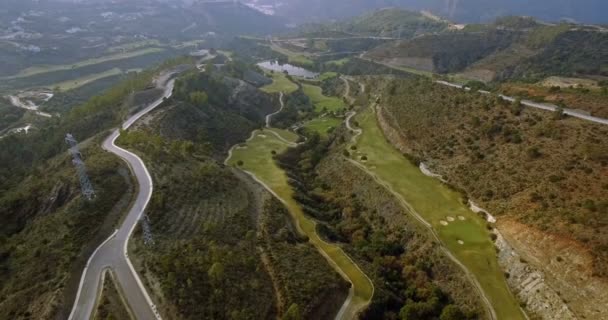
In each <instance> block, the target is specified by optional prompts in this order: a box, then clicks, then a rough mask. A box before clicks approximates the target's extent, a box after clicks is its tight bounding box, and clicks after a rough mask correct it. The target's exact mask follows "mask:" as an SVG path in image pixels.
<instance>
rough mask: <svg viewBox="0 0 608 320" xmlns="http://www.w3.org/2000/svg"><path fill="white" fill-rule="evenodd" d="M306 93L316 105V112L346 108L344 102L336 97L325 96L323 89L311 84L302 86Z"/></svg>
mask: <svg viewBox="0 0 608 320" xmlns="http://www.w3.org/2000/svg"><path fill="white" fill-rule="evenodd" d="M302 89H303V90H304V93H305V94H306V95H307V96H308V97H309V98H310V100H312V103H313V104H314V105H315V111H316V112H324V110H326V111H329V112H331V111H337V110H340V109H342V108H344V107H345V105H344V101H342V99H340V98H336V97H327V96H324V95H323V90H322V89H321V87H318V86H313V85H310V84H302Z"/></svg>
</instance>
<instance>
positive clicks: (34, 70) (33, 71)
mask: <svg viewBox="0 0 608 320" xmlns="http://www.w3.org/2000/svg"><path fill="white" fill-rule="evenodd" d="M164 50H165V49H162V48H146V49H141V50H137V51H130V52H125V53H118V54H112V55H107V56H103V57H99V58H92V59H88V60H83V61H79V62H76V63H73V64H65V65H51V66H35V67H30V68H27V69H24V70H21V72H19V73H18V74H16V75H13V76H8V77H3V78H0V79H3V80H10V79H18V78H25V77H29V76H33V75H37V74H42V73H47V72H54V71H64V70H70V69H77V68H81V67H86V66H90V65H94V64H100V63H103V62H108V61H114V60H123V59H128V58H133V57H138V56H143V55H145V54H151V53H157V52H161V51H164Z"/></svg>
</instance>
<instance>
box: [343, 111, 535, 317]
mask: <svg viewBox="0 0 608 320" xmlns="http://www.w3.org/2000/svg"><path fill="white" fill-rule="evenodd" d="M357 120H358V122H359V124H360V126H361V129H363V133H362V134H361V136H360V137H359V139H358V141H357V142H356V143H355V146H356V152H355V154H356V157H355V159H357V160H358V163H359V165H360V166H361V167H362V168H364V169H365V170H366V171H367V172H368V173H369V174H370V175H372V176H374V177H375V178H376V180H377V181H378V182H379V183H381V184H382V185H384V186H385V187H386V188H388V189H389V190H391V191H392V192H393V193H394V194H395V195H397V196H398V197H400V198H402V200H404V203H406V204H407V205H408V206H410V207H411V208H410V211H411V212H412V213H413V215H414V216H418V217H419V218H421V220H422V221H421V223H423V224H425V225H427V226H428V227H430V228H431V229H432V230H434V232H435V233H436V234H437V236H438V238H439V239H440V240H441V242H442V243H443V244H444V245H445V246H446V247H447V249H448V250H449V251H450V252H451V253H452V254H453V255H454V256H455V257H456V259H457V260H458V261H460V262H461V263H462V264H463V265H464V266H466V268H467V269H468V270H469V271H470V272H471V273H472V274H473V276H474V277H475V279H476V280H477V281H478V283H479V284H480V287H481V289H482V290H483V292H484V293H485V295H486V297H487V298H488V300H489V302H490V303H491V305H492V306H493V308H494V311H495V313H496V316H497V318H498V319H525V317H524V315H523V313H522V312H521V310H520V307H519V304H518V302H517V301H516V299H515V298H514V297H513V295H512V294H511V292H510V291H509V288H508V286H507V283H506V281H505V277H504V274H503V273H502V271H501V269H500V267H499V266H498V261H497V256H496V251H495V249H494V245H493V243H492V241H491V239H490V233H489V231H488V230H487V228H486V222H485V221H484V220H483V219H482V218H481V217H479V216H478V215H477V214H475V213H473V212H472V211H471V210H469V209H468V208H467V207H466V206H465V205H464V204H463V202H462V200H461V196H460V195H459V194H458V193H456V192H454V191H452V190H451V189H449V188H448V187H447V186H445V185H443V184H442V183H441V182H439V181H438V180H436V179H434V178H431V177H427V176H425V175H424V174H422V172H420V170H419V169H418V167H416V166H415V165H413V164H412V163H410V162H409V161H408V160H406V159H405V157H403V155H401V154H400V153H399V152H398V151H397V150H396V149H395V148H393V146H392V145H390V144H389V143H388V142H387V141H386V139H385V137H384V134H383V132H382V130H381V129H380V128H379V127H378V125H377V122H376V116H375V114H374V113H373V112H372V111H371V110H367V111H365V112H363V113H362V114H360V115H358V116H357ZM363 156H365V157H367V160H366V161H361V160H360V159H361V157H363Z"/></svg>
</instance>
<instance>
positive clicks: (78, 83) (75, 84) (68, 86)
mask: <svg viewBox="0 0 608 320" xmlns="http://www.w3.org/2000/svg"><path fill="white" fill-rule="evenodd" d="M119 74H122V70H120V69H119V68H113V69H110V70H108V71H104V72H100V73H94V74H89V75H86V76H84V77H80V78H77V79H72V80H67V81H63V82H59V83H55V84H53V85H50V86H49V87H50V88H52V89H54V88H59V90H61V91H68V90H72V89H76V88H79V87H82V86H84V85H86V84H89V83H91V82H94V81H97V80H99V79H103V78H107V77H111V76H116V75H119Z"/></svg>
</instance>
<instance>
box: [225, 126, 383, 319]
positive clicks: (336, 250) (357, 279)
mask: <svg viewBox="0 0 608 320" xmlns="http://www.w3.org/2000/svg"><path fill="white" fill-rule="evenodd" d="M273 130H275V132H277V133H279V134H281V135H283V134H285V131H283V130H277V129H273ZM284 138H288V137H287V136H284ZM286 148H287V145H286V144H285V143H284V142H283V141H281V140H280V139H278V138H277V137H275V136H274V135H272V134H267V133H264V132H263V131H258V132H256V134H255V135H254V137H253V139H251V140H250V141H249V142H247V148H244V149H236V150H235V151H234V153H233V156H232V158H231V159H230V161H229V163H230V164H231V165H235V164H237V163H238V161H243V163H244V164H243V166H242V169H244V170H246V171H249V172H251V173H253V174H254V175H255V176H256V177H257V178H258V179H260V180H261V181H262V182H264V183H265V184H266V185H267V186H268V187H269V188H271V189H272V190H273V191H274V192H275V193H276V194H277V196H278V197H279V198H281V199H282V200H283V202H284V203H285V205H286V206H287V208H288V209H289V211H290V213H291V214H292V215H293V217H294V219H295V220H296V221H297V224H298V227H299V229H300V230H301V231H302V232H303V233H304V234H305V235H307V236H308V237H309V241H310V242H311V243H312V244H313V245H315V246H316V247H317V248H318V249H319V250H320V251H321V252H322V253H323V254H324V255H326V257H327V258H328V260H329V261H330V263H332V264H333V265H334V266H335V267H336V269H337V270H339V271H340V272H341V273H343V275H344V276H346V277H348V279H350V281H351V282H352V283H353V285H354V290H355V294H354V297H353V299H352V304H351V308H350V310H348V312H347V315H348V314H351V315H354V314H355V313H356V312H357V310H359V309H360V308H363V307H364V306H366V305H367V304H368V303H369V302H370V301H371V298H372V295H373V291H374V289H373V285H372V283H371V282H370V281H369V279H368V278H367V277H366V275H365V274H364V273H363V272H362V271H361V270H360V269H359V268H358V267H357V265H356V264H354V263H353V262H352V260H350V258H349V257H348V256H347V255H346V254H345V253H344V252H343V251H342V249H340V247H338V246H336V245H334V244H329V243H327V242H324V241H323V240H321V238H319V236H318V235H317V233H316V228H315V222H314V221H313V220H311V219H309V218H307V217H306V215H305V214H304V212H303V211H302V208H301V207H300V206H299V205H298V203H297V202H296V201H295V200H294V199H293V190H292V189H291V187H290V186H289V184H288V182H287V176H286V175H285V173H284V172H283V171H282V170H281V169H280V168H279V167H278V166H277V165H276V164H275V163H274V161H273V160H272V153H271V152H272V151H276V152H277V153H280V152H282V151H284V150H286Z"/></svg>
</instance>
